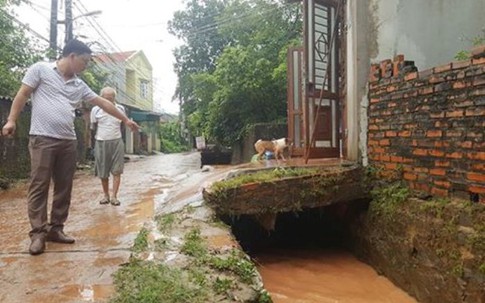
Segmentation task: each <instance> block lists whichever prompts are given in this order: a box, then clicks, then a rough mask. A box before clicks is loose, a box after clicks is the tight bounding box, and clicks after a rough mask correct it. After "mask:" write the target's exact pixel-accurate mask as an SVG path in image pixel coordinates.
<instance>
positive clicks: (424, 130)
mask: <svg viewBox="0 0 485 303" xmlns="http://www.w3.org/2000/svg"><path fill="white" fill-rule="evenodd" d="M289 1H291V2H300V4H301V5H302V7H303V15H304V20H303V23H304V36H303V45H302V46H301V47H293V48H291V49H290V50H289V52H288V135H289V137H290V139H292V141H293V142H294V147H293V149H294V150H293V154H294V155H297V156H298V155H300V156H304V157H305V158H306V160H307V159H309V158H344V159H347V160H350V161H354V162H357V163H362V164H363V165H364V166H367V165H371V166H373V167H374V168H376V170H379V171H380V172H381V173H383V174H385V175H386V176H387V177H392V178H397V179H399V180H405V181H406V182H407V183H408V184H409V186H410V187H411V188H412V189H416V190H420V191H423V192H427V193H430V194H432V195H438V196H445V197H446V196H457V197H461V198H464V199H469V200H470V201H472V202H478V201H482V202H484V201H485V169H484V167H483V161H484V160H485V153H484V152H483V150H484V147H485V143H484V142H483V138H484V132H483V130H484V128H483V127H484V125H485V124H484V122H483V121H484V120H485V119H484V118H485V109H484V105H483V104H484V103H483V96H484V95H485V80H484V79H485V46H482V47H480V46H477V47H476V48H475V49H473V50H472V51H471V52H470V53H471V56H470V57H468V58H466V59H465V60H461V61H457V60H455V55H457V54H458V53H459V52H460V51H462V50H468V49H469V48H470V47H471V44H472V40H473V38H477V37H481V38H484V37H485V30H484V28H483V19H482V18H481V17H482V16H481V15H483V12H484V11H485V1H468V2H457V1H454V0H427V1H404V0H402V1H398V0H301V1H298V0H289ZM464 37H465V39H464Z"/></svg>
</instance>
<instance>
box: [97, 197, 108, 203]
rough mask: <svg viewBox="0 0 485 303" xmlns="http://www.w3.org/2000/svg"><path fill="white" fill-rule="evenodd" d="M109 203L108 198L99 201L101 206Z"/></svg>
mask: <svg viewBox="0 0 485 303" xmlns="http://www.w3.org/2000/svg"><path fill="white" fill-rule="evenodd" d="M108 203H109V198H106V197H104V198H103V199H101V201H99V204H108Z"/></svg>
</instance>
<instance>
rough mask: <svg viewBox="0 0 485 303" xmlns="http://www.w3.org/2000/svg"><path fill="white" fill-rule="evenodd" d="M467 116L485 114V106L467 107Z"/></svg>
mask: <svg viewBox="0 0 485 303" xmlns="http://www.w3.org/2000/svg"><path fill="white" fill-rule="evenodd" d="M465 116H467V117H468V116H485V107H481V108H475V109H467V110H466V112H465Z"/></svg>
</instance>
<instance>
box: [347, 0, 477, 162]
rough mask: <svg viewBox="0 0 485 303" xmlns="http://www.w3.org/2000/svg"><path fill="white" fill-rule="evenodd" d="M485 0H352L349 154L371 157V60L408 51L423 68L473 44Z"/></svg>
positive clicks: (349, 22) (349, 3)
mask: <svg viewBox="0 0 485 303" xmlns="http://www.w3.org/2000/svg"><path fill="white" fill-rule="evenodd" d="M484 12H485V0H462V1H457V0H347V28H348V32H347V72H348V73H347V74H348V79H347V82H348V86H347V103H348V109H349V110H348V112H347V119H348V129H347V130H344V131H345V132H346V134H347V136H348V153H347V155H346V156H347V157H348V158H349V159H351V160H360V161H362V162H363V163H364V164H366V163H367V157H366V154H367V150H366V141H367V125H368V123H367V107H368V97H367V81H368V71H369V67H370V63H372V62H378V61H381V60H384V59H388V58H393V57H394V56H395V55H397V54H404V55H405V56H406V57H407V58H412V59H413V60H414V61H415V65H416V66H417V67H418V69H419V70H424V69H426V68H430V67H433V66H436V65H440V64H441V63H444V62H449V61H451V60H453V57H454V56H455V54H456V53H457V52H458V51H460V50H466V49H469V48H470V42H469V41H466V39H465V40H464V39H463V37H468V38H472V37H476V36H478V35H480V34H483V30H484V27H485V25H484V24H483V13H484Z"/></svg>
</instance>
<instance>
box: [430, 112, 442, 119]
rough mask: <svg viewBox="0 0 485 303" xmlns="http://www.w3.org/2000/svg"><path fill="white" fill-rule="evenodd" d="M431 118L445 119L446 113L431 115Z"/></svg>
mask: <svg viewBox="0 0 485 303" xmlns="http://www.w3.org/2000/svg"><path fill="white" fill-rule="evenodd" d="M429 117H430V118H432V119H436V118H444V117H445V113H444V112H441V113H430V114H429Z"/></svg>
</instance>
